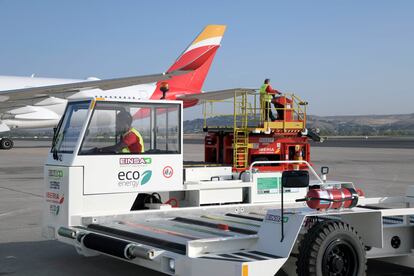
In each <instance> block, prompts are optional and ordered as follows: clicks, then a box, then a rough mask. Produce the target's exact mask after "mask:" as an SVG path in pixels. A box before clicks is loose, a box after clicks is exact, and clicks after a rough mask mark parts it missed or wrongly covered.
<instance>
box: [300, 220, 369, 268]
mask: <svg viewBox="0 0 414 276" xmlns="http://www.w3.org/2000/svg"><path fill="white" fill-rule="evenodd" d="M366 270H367V259H366V256H365V247H364V244H363V242H362V240H361V237H359V235H358V233H357V232H356V231H355V229H354V228H353V227H351V226H350V225H349V224H346V223H343V222H341V221H334V220H330V221H329V220H328V221H324V222H321V223H317V224H316V225H315V226H313V227H312V228H311V229H310V230H309V231H308V232H307V233H306V234H305V236H304V238H303V240H302V241H301V243H300V245H299V256H298V260H297V262H296V272H297V275H298V276H362V275H365V274H366Z"/></svg>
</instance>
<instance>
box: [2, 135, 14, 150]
mask: <svg viewBox="0 0 414 276" xmlns="http://www.w3.org/2000/svg"><path fill="white" fill-rule="evenodd" d="M13 145H14V143H13V141H12V140H11V139H9V138H3V139H1V141H0V149H4V150H9V149H11V148H13Z"/></svg>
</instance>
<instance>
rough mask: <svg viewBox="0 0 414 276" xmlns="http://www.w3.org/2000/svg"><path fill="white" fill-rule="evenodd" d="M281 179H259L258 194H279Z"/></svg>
mask: <svg viewBox="0 0 414 276" xmlns="http://www.w3.org/2000/svg"><path fill="white" fill-rule="evenodd" d="M280 182H281V179H280V177H260V178H258V179H257V192H258V193H271V194H274V193H278V192H279V189H280Z"/></svg>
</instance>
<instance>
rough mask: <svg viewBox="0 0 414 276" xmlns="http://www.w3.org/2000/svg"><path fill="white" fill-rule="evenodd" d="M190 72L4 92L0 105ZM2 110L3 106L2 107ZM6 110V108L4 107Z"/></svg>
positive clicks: (125, 85) (122, 85)
mask: <svg viewBox="0 0 414 276" xmlns="http://www.w3.org/2000/svg"><path fill="white" fill-rule="evenodd" d="M189 72H190V71H183V70H176V71H172V72H169V73H162V74H154V75H146V76H136V77H124V78H115V79H107V80H93V81H81V82H75V83H66V84H58V85H49V86H40V87H30V88H22V89H13V90H4V91H0V103H2V102H8V103H9V105H8V108H10V107H13V103H15V104H16V106H18V105H19V104H22V102H24V101H25V100H27V101H31V100H33V99H36V98H44V97H48V96H56V95H59V94H65V93H76V92H79V91H82V90H88V89H101V90H109V89H116V88H122V87H127V86H132V85H138V84H144V83H151V82H157V81H160V80H167V79H170V78H172V77H174V76H179V75H184V74H187V73H189ZM0 108H1V106H0ZM3 108H4V107H3Z"/></svg>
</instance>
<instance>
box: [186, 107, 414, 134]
mask: <svg viewBox="0 0 414 276" xmlns="http://www.w3.org/2000/svg"><path fill="white" fill-rule="evenodd" d="M232 122H233V117H232V116H217V117H213V118H209V119H208V121H207V124H208V125H211V126H225V125H232ZM308 128H318V129H319V130H320V134H321V135H324V136H336V135H340V136H350V135H364V136H383V135H385V136H412V135H414V113H413V114H399V115H360V116H315V115H309V116H308ZM202 131H203V119H194V120H186V121H184V132H185V133H198V132H202Z"/></svg>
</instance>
